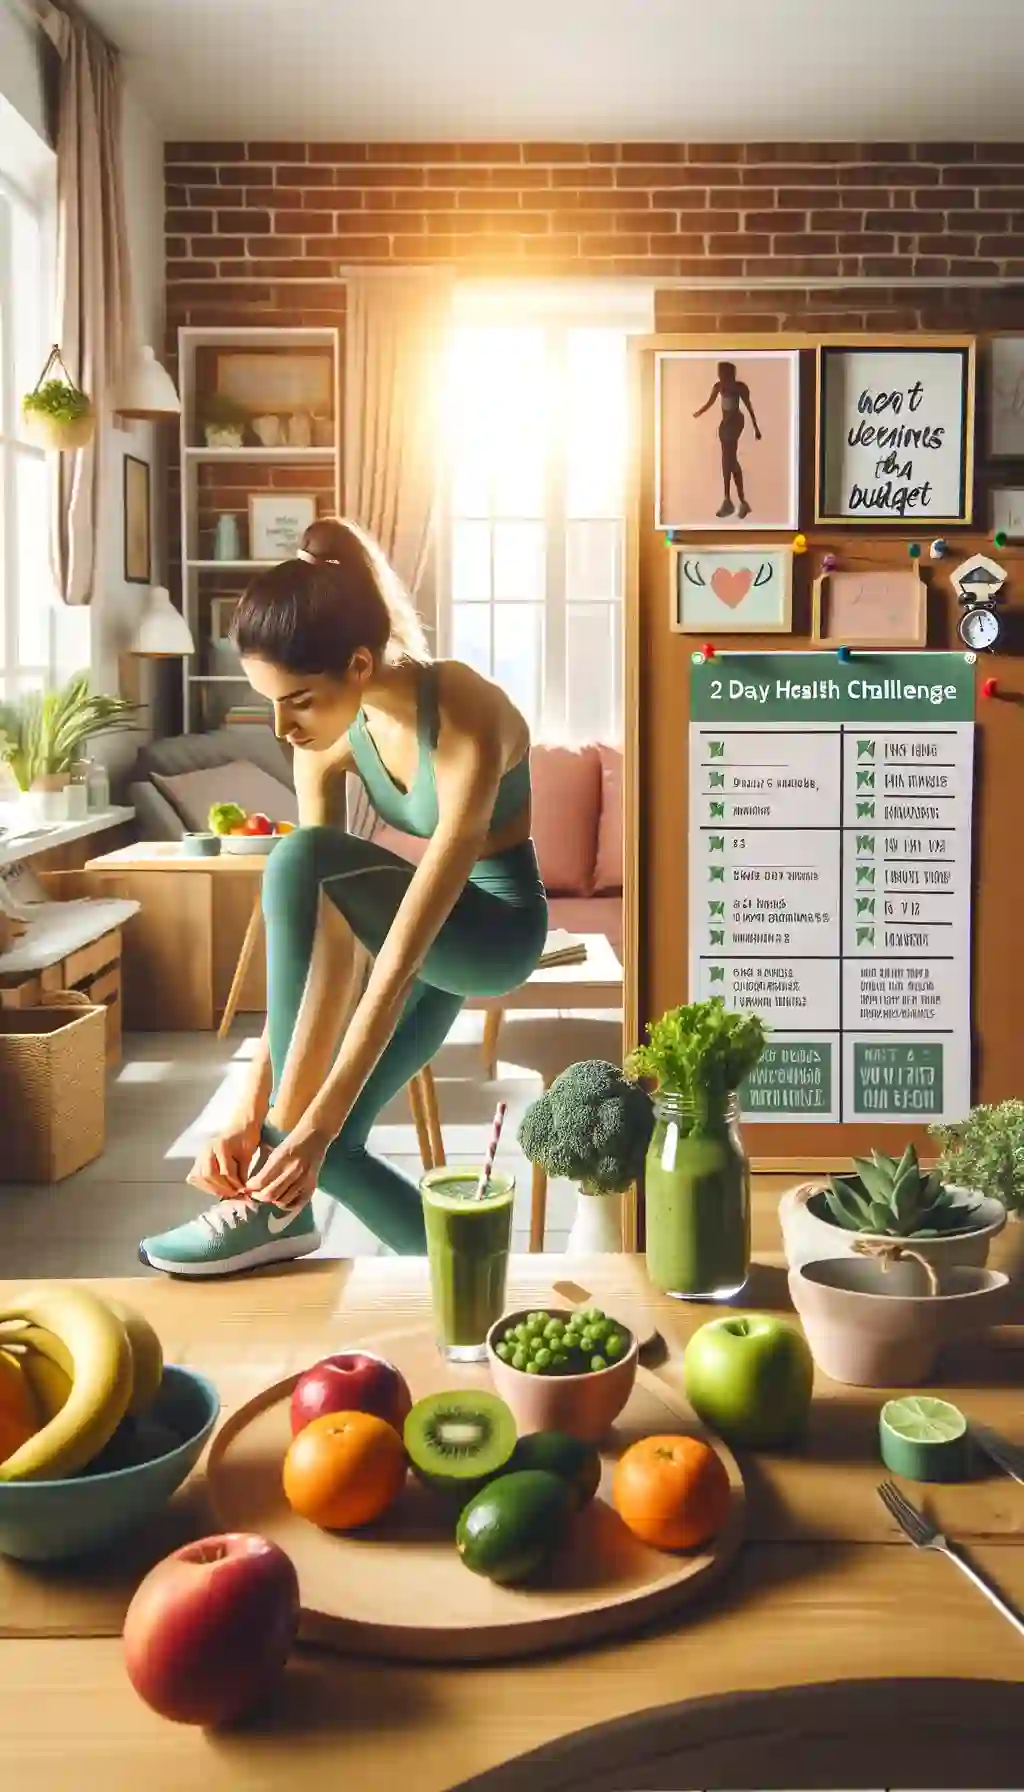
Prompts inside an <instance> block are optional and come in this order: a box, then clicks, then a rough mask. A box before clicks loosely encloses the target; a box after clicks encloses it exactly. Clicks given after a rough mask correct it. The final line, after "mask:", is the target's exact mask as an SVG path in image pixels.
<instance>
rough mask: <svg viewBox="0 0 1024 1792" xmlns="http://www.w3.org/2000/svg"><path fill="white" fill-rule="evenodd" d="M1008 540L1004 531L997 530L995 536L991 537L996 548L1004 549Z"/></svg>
mask: <svg viewBox="0 0 1024 1792" xmlns="http://www.w3.org/2000/svg"><path fill="white" fill-rule="evenodd" d="M1008 539H1009V538H1008V536H1007V533H1006V530H1005V529H997V530H996V532H995V534H994V535H993V537H992V540H993V541H994V542H995V544H996V547H997V548H1005V546H1006V543H1007V540H1008Z"/></svg>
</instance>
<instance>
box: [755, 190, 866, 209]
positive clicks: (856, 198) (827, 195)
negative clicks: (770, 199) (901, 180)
mask: <svg viewBox="0 0 1024 1792" xmlns="http://www.w3.org/2000/svg"><path fill="white" fill-rule="evenodd" d="M759 197H760V195H759ZM776 203H777V204H778V205H779V207H780V209H781V210H786V209H787V208H788V207H797V208H800V209H806V210H808V211H812V210H814V209H815V208H817V207H821V208H826V207H830V206H838V207H839V209H840V210H841V211H845V210H846V209H847V207H849V208H850V209H851V210H855V211H856V210H860V209H861V208H863V207H864V206H866V205H884V203H885V197H884V195H883V194H882V193H880V192H879V191H878V189H877V187H859V188H858V187H840V188H836V187H780V188H779V192H778V198H777V202H776Z"/></svg>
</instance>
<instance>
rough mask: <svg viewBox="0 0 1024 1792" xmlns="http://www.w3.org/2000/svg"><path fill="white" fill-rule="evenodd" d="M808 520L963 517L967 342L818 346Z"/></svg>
mask: <svg viewBox="0 0 1024 1792" xmlns="http://www.w3.org/2000/svg"><path fill="white" fill-rule="evenodd" d="M817 371H818V407H817V444H816V450H817V451H816V454H815V520H816V521H817V522H818V523H832V524H836V523H842V524H844V525H847V526H848V525H850V524H858V523H866V524H870V525H872V526H875V525H877V524H879V523H894V524H896V525H897V526H899V525H903V526H904V527H907V526H908V525H909V526H914V527H916V526H918V525H921V526H924V527H927V526H928V525H929V524H933V523H969V522H970V520H971V509H972V480H973V471H974V343H973V340H972V339H970V338H969V337H955V338H954V337H945V338H941V339H939V340H935V339H934V338H933V339H932V340H930V341H929V342H927V343H926V344H915V343H911V342H908V343H907V344H906V346H893V347H877V346H871V347H866V348H860V347H858V346H857V345H856V344H850V345H849V346H847V345H846V344H845V343H822V344H821V345H820V346H819V349H818V369H817Z"/></svg>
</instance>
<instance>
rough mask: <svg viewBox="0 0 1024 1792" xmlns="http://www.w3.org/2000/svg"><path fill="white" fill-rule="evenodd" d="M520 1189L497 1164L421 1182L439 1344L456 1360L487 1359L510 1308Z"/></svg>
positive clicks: (441, 1172) (440, 1172)
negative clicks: (490, 1337) (491, 1336)
mask: <svg viewBox="0 0 1024 1792" xmlns="http://www.w3.org/2000/svg"><path fill="white" fill-rule="evenodd" d="M481 1188H482V1190H483V1192H481ZM515 1192H516V1185H515V1178H514V1177H512V1176H505V1175H502V1174H501V1173H500V1172H498V1171H496V1170H492V1171H491V1172H490V1174H489V1176H487V1177H486V1178H485V1177H484V1176H483V1175H482V1173H481V1171H480V1170H479V1169H477V1170H472V1169H460V1168H451V1167H448V1168H440V1169H436V1170H428V1171H427V1172H426V1174H425V1176H424V1177H423V1178H422V1180H421V1182H420V1193H421V1195H422V1197H423V1220H424V1224H425V1226H426V1231H427V1260H428V1263H429V1266H430V1292H431V1298H432V1302H433V1308H434V1325H435V1328H436V1336H437V1347H438V1349H439V1350H440V1352H441V1354H442V1356H446V1357H447V1358H448V1359H449V1361H450V1362H453V1363H477V1362H484V1361H486V1358H487V1343H486V1339H487V1333H488V1332H489V1331H490V1329H491V1326H492V1325H494V1324H495V1322H496V1321H497V1320H498V1319H500V1318H501V1316H502V1314H503V1313H504V1311H505V1286H506V1282H507V1279H508V1254H509V1247H510V1244H511V1241H512V1206H513V1202H514V1200H515Z"/></svg>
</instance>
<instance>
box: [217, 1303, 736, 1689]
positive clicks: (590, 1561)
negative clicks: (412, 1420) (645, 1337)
mask: <svg viewBox="0 0 1024 1792" xmlns="http://www.w3.org/2000/svg"><path fill="white" fill-rule="evenodd" d="M367 1348H371V1345H370V1344H369V1343H368V1345H367ZM372 1348H373V1349H374V1350H376V1351H377V1352H378V1353H380V1354H382V1355H385V1356H387V1357H388V1358H389V1359H390V1360H391V1361H392V1362H393V1363H395V1364H396V1365H397V1367H398V1368H400V1369H401V1371H402V1373H403V1374H404V1375H405V1377H406V1379H407V1380H408V1383H409V1386H410V1388H411V1390H412V1394H413V1398H414V1399H419V1398H421V1397H422V1396H423V1395H424V1394H429V1393H434V1392H437V1391H440V1390H442V1389H444V1388H472V1387H480V1388H487V1387H489V1386H490V1375H489V1372H488V1370H487V1367H486V1365H485V1364H484V1365H480V1366H473V1367H471V1368H467V1367H465V1366H460V1367H453V1366H452V1365H451V1364H448V1363H446V1362H445V1361H444V1360H443V1358H442V1357H441V1356H440V1355H439V1353H438V1351H437V1348H436V1346H435V1344H434V1340H433V1336H432V1335H431V1333H430V1332H429V1331H428V1329H427V1328H426V1327H425V1326H417V1327H413V1328H406V1329H404V1330H401V1331H395V1332H392V1333H390V1334H380V1333H375V1335H374V1337H373V1340H372ZM297 1380H298V1376H297V1375H292V1376H289V1378H288V1379H287V1380H286V1381H279V1382H277V1383H276V1384H275V1385H274V1386H273V1387H269V1388H266V1389H265V1390H264V1391H263V1393H261V1394H259V1395H257V1396H256V1397H255V1399H253V1400H250V1401H249V1402H248V1403H247V1404H246V1405H245V1406H243V1407H241V1408H240V1409H239V1410H238V1411H237V1412H236V1413H233V1414H232V1416H231V1417H230V1418H229V1419H228V1420H227V1422H226V1423H225V1425H224V1426H223V1428H222V1429H221V1431H220V1432H219V1433H218V1435H217V1437H216V1438H215V1440H214V1443H213V1446H212V1449H211V1452H210V1457H209V1462H208V1465H207V1491H208V1497H209V1502H210V1505H211V1507H212V1510H213V1513H214V1515H215V1518H216V1521H217V1523H218V1524H220V1525H222V1526H223V1527H224V1529H226V1530H238V1531H255V1532H258V1533H259V1534H260V1535H261V1536H264V1537H269V1538H271V1539H272V1541H273V1542H275V1543H278V1544H280V1546H281V1548H282V1549H284V1550H286V1551H287V1553H288V1555H289V1556H290V1557H291V1559H292V1561H293V1562H294V1563H295V1566H296V1569H297V1570H298V1575H299V1586H300V1591H301V1597H302V1625H301V1630H300V1635H301V1637H302V1639H303V1640H304V1641H306V1642H311V1643H319V1644H322V1645H325V1646H327V1647H331V1648H336V1649H340V1650H344V1651H346V1652H348V1653H358V1654H365V1655H376V1656H386V1657H392V1658H396V1659H400V1660H409V1661H480V1660H484V1659H490V1660H495V1659H498V1658H501V1657H511V1656H521V1655H530V1654H535V1653H539V1652H542V1651H544V1650H547V1649H552V1648H556V1647H562V1646H567V1645H573V1644H580V1643H586V1642H594V1641H597V1640H598V1639H599V1638H602V1637H607V1636H612V1635H615V1634H617V1633H620V1632H622V1631H625V1630H629V1629H632V1628H634V1627H636V1626H639V1625H642V1624H646V1623H648V1622H649V1621H650V1620H651V1619H652V1618H653V1617H654V1616H655V1615H656V1614H658V1613H659V1612H662V1611H665V1610H666V1609H668V1608H669V1607H675V1606H680V1605H683V1604H684V1603H685V1602H686V1601H687V1600H688V1599H692V1598H693V1597H694V1596H695V1595H696V1594H698V1593H701V1592H703V1591H704V1589H705V1588H706V1586H707V1585H708V1583H709V1582H710V1581H711V1580H713V1579H714V1578H715V1577H716V1576H717V1575H719V1574H721V1573H722V1571H723V1570H724V1569H725V1568H726V1567H727V1566H728V1564H729V1562H730V1561H731V1560H732V1558H733V1556H734V1555H735V1554H736V1551H737V1549H738V1547H739V1543H740V1540H741V1537H742V1534H743V1528H744V1515H745V1498H744V1489H743V1479H742V1476H741V1474H740V1471H739V1468H738V1466H737V1464H736V1461H735V1458H734V1457H733V1456H732V1454H731V1452H730V1451H729V1450H728V1449H727V1448H726V1446H725V1445H724V1444H723V1443H721V1442H720V1440H719V1439H718V1438H716V1437H712V1436H710V1435H709V1434H708V1433H707V1432H706V1431H705V1430H704V1429H703V1427H702V1426H701V1425H700V1423H699V1422H698V1420H697V1419H696V1418H695V1416H694V1414H693V1412H692V1411H691V1410H690V1408H689V1407H688V1406H687V1405H686V1404H685V1402H684V1401H683V1400H682V1399H681V1398H680V1397H679V1396H677V1395H676V1394H675V1393H674V1392H673V1390H672V1389H671V1388H669V1387H668V1386H666V1384H665V1383H664V1382H662V1381H660V1380H659V1379H658V1378H657V1377H656V1376H654V1375H651V1374H649V1373H648V1371H647V1370H646V1369H642V1368H641V1369H639V1370H638V1372H637V1380H636V1385H635V1387H634V1389H633V1392H632V1394H631V1396H630V1399H629V1402H628V1404H627V1406H626V1408H625V1411H624V1412H623V1413H622V1414H621V1416H620V1418H619V1419H618V1421H617V1423H616V1425H615V1428H614V1430H613V1432H612V1433H611V1434H610V1436H609V1438H608V1440H607V1442H606V1445H605V1446H604V1447H603V1449H602V1456H603V1459H604V1473H603V1476H602V1481H601V1487H600V1489H599V1492H598V1494H597V1497H596V1498H595V1499H594V1500H593V1501H592V1502H591V1504H590V1505H589V1506H588V1507H587V1508H586V1510H585V1511H584V1512H582V1513H580V1514H579V1515H578V1516H577V1517H576V1518H575V1520H574V1521H573V1526H572V1529H571V1531H570V1534H569V1538H568V1541H567V1543H566V1546H565V1547H564V1549H563V1550H562V1551H561V1552H560V1554H559V1556H558V1557H557V1559H556V1561H555V1562H554V1564H553V1566H552V1569H551V1573H550V1576H549V1578H548V1579H547V1580H546V1581H544V1582H543V1583H542V1584H540V1585H538V1586H535V1587H531V1588H528V1589H527V1588H510V1587H501V1586H496V1585H494V1584H493V1583H492V1582H490V1581H488V1580H484V1579H483V1578H482V1577H481V1576H480V1575H477V1574H473V1573H471V1572H470V1571H469V1569H467V1568H465V1567H464V1566H463V1564H462V1562H461V1560H460V1558H459V1556H458V1553H457V1551H456V1548H455V1543H454V1537H453V1531H454V1525H453V1524H452V1522H451V1521H450V1520H449V1521H448V1522H447V1523H446V1521H445V1518H444V1516H443V1513H440V1512H439V1510H438V1505H437V1502H436V1499H435V1498H434V1497H433V1496H432V1495H431V1494H430V1493H429V1492H428V1491H427V1490H426V1489H425V1488H423V1487H422V1486H421V1485H420V1484H419V1482H418V1481H416V1479H415V1477H414V1476H412V1475H411V1474H410V1476H409V1480H408V1482H407V1484H406V1487H405V1489H404V1491H403V1492H402V1494H401V1495H400V1496H399V1499H398V1501H397V1502H396V1504H395V1505H394V1506H393V1507H392V1508H391V1510H390V1512H388V1513H387V1514H386V1515H385V1516H384V1518H383V1519H381V1521H380V1522H379V1524H376V1525H372V1526H367V1527H366V1528H365V1529H363V1530H361V1531H358V1532H348V1533H341V1532H331V1531H323V1530H320V1529H319V1528H318V1527H317V1526H315V1525H312V1524H310V1523H309V1522H308V1521H307V1520H306V1519H303V1518H300V1517H298V1516H297V1515H296V1514H295V1513H294V1512H293V1511H292V1510H291V1508H290V1507H289V1505H288V1503H287V1501H286V1500H285V1497H284V1493H283V1491H282V1486H281V1469H282V1464H283V1461H284V1456H285V1452H286V1450H287V1448H288V1445H289V1442H290V1441H291V1425H290V1417H289V1399H290V1396H291V1391H292V1389H293V1387H294V1386H295V1383H296V1381H297ZM654 1433H661V1434H666V1433H670V1434H676V1435H678V1434H680V1433H689V1434H691V1435H694V1436H700V1437H704V1438H706V1440H707V1441H708V1442H709V1443H710V1444H711V1445H712V1447H713V1448H714V1449H715V1450H717V1452H718V1454H719V1456H720V1457H721V1459H722V1461H723V1463H724V1464H725V1467H726V1470H727V1472H728V1475H729V1480H730V1484H731V1487H732V1507H731V1511H730V1515H729V1519H728V1521H727V1523H726V1526H725V1528H724V1530H723V1531H722V1532H721V1533H720V1534H719V1536H718V1537H717V1538H715V1539H714V1541H713V1542H712V1543H711V1544H710V1545H709V1546H708V1547H707V1549H705V1550H701V1551H698V1552H693V1553H687V1554H678V1555H675V1554H666V1553H662V1552H661V1551H659V1550H655V1549H651V1548H649V1547H648V1546H647V1545H646V1544H645V1543H641V1542H640V1541H639V1540H638V1539H637V1538H635V1537H634V1536H633V1535H632V1534H631V1532H629V1531H628V1530H627V1529H626V1527H625V1525H624V1524H623V1523H622V1520H621V1519H620V1518H619V1516H618V1514H617V1513H616V1512H615V1511H614V1509H613V1507H612V1505H611V1477H612V1471H613V1469H614V1465H615V1462H616V1460H617V1458H618V1457H619V1456H620V1455H621V1454H622V1452H623V1451H624V1450H625V1449H626V1448H627V1447H628V1445H630V1444H631V1443H635V1442H636V1440H637V1439H638V1438H640V1437H646V1436H650V1435H652V1434H654Z"/></svg>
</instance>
